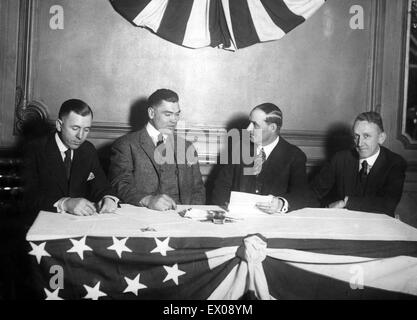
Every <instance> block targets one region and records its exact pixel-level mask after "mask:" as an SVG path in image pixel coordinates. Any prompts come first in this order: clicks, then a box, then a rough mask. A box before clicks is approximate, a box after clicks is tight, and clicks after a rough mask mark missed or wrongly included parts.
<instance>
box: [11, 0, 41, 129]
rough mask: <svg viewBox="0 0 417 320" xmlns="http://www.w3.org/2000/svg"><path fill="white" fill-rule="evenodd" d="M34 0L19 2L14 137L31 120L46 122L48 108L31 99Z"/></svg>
mask: <svg viewBox="0 0 417 320" xmlns="http://www.w3.org/2000/svg"><path fill="white" fill-rule="evenodd" d="M36 4H37V3H36V0H20V1H19V30H18V49H17V70H16V98H15V118H14V130H13V133H14V134H15V135H19V134H21V133H22V128H23V126H24V124H25V123H26V122H28V121H33V120H35V121H36V120H42V121H43V120H46V119H47V118H48V108H47V106H46V105H45V104H44V103H42V102H41V101H38V100H35V99H33V97H32V83H31V79H32V72H31V71H32V70H31V65H32V49H33V43H32V39H33V32H34V21H35V20H36V15H35V12H36V10H35V9H36Z"/></svg>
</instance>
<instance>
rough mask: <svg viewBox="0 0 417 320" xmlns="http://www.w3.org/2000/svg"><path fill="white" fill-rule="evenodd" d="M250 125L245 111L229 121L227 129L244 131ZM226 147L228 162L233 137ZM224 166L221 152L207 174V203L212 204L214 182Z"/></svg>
mask: <svg viewBox="0 0 417 320" xmlns="http://www.w3.org/2000/svg"><path fill="white" fill-rule="evenodd" d="M248 125H249V119H248V115H247V114H245V113H238V114H236V115H235V116H234V117H233V118H231V119H230V120H229V121H228V122H227V124H226V130H227V131H228V132H229V130H232V129H238V130H239V131H242V130H243V129H246V128H247V127H248ZM226 148H228V150H227V151H228V153H227V154H228V158H229V160H228V163H231V156H232V139H231V138H228V142H227V145H226ZM222 166H224V165H222V164H220V154H219V155H218V156H217V159H216V164H215V165H214V166H213V168H212V169H211V170H210V173H209V175H208V176H207V180H206V199H207V200H206V201H207V204H212V192H213V188H214V182H215V181H216V178H217V176H218V174H219V171H220V169H221V168H222Z"/></svg>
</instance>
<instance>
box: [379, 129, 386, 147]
mask: <svg viewBox="0 0 417 320" xmlns="http://www.w3.org/2000/svg"><path fill="white" fill-rule="evenodd" d="M386 138H387V134H386V133H385V132H381V133H380V134H379V137H378V143H379V144H380V145H381V144H383V143H384V141H385V139H386Z"/></svg>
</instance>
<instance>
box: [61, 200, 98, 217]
mask: <svg viewBox="0 0 417 320" xmlns="http://www.w3.org/2000/svg"><path fill="white" fill-rule="evenodd" d="M62 206H63V209H64V210H65V211H66V212H68V213H72V214H75V215H77V216H91V215H94V214H97V210H96V207H95V205H94V203H93V202H91V201H88V200H87V199H84V198H69V199H68V200H66V201H65V202H64V203H63V204H62Z"/></svg>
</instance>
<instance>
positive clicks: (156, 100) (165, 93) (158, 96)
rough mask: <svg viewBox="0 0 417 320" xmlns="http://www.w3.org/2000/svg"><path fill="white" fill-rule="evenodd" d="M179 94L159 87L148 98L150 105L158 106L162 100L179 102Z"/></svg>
mask: <svg viewBox="0 0 417 320" xmlns="http://www.w3.org/2000/svg"><path fill="white" fill-rule="evenodd" d="M178 100H179V98H178V94H177V93H175V92H174V91H172V90H169V89H158V90H156V91H155V92H154V93H152V94H151V95H150V96H149V98H148V106H149V107H157V106H158V105H159V104H160V103H161V102H162V101H168V102H178Z"/></svg>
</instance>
